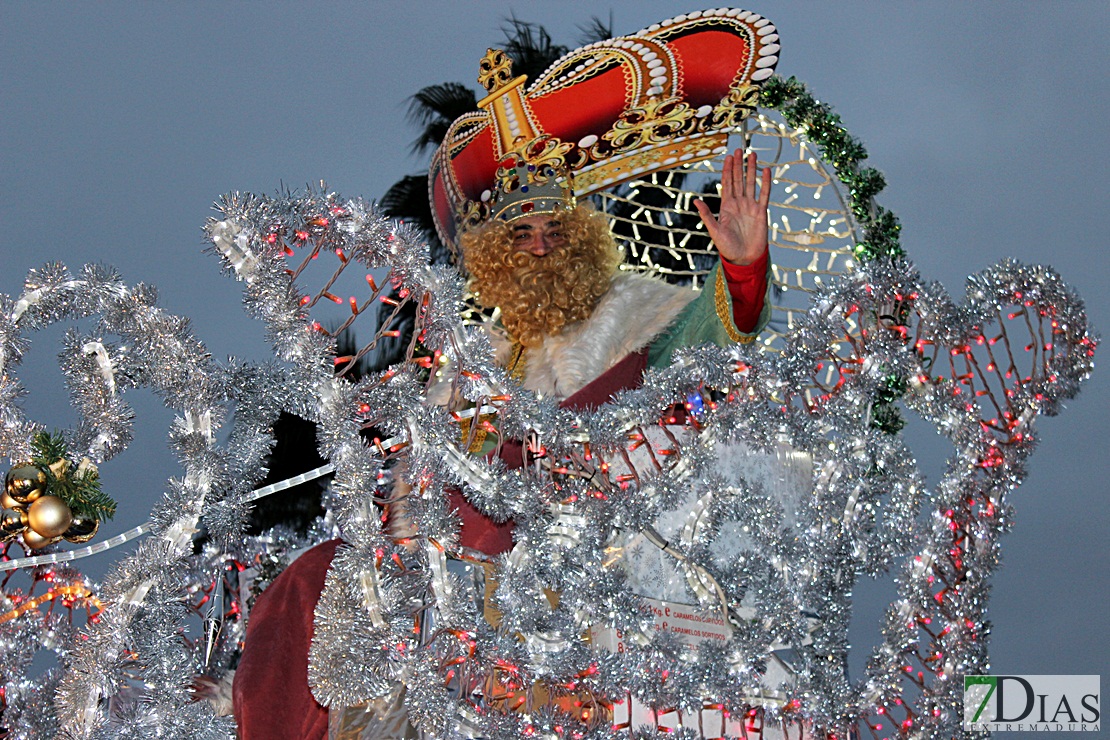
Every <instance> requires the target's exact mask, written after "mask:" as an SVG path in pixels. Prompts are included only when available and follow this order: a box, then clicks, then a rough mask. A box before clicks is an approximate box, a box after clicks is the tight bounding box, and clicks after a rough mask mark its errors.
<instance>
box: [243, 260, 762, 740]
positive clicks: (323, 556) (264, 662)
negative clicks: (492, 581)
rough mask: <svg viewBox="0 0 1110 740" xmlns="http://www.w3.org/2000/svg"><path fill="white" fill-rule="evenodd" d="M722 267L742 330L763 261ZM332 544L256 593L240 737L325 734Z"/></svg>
mask: <svg viewBox="0 0 1110 740" xmlns="http://www.w3.org/2000/svg"><path fill="white" fill-rule="evenodd" d="M722 266H723V269H724V273H725V278H726V280H727V281H728V287H729V292H730V293H731V295H732V298H733V314H734V321H735V323H736V326H737V327H739V328H741V330H745V331H746V330H750V329H751V328H752V327H754V326H755V323H756V321H757V319H758V317H759V314H760V312H761V311H762V309H763V300H762V299H763V295H764V294H765V292H766V290H767V283H766V278H765V275H766V266H767V262H766V258H764V259H762V260H757V261H756V262H755V263H753V264H752V265H747V266H740V265H730V264H729V263H726V262H722ZM647 356H648V350H647V349H646V348H645V349H644V350H641V351H640V352H633V353H632V354H630V355H628V356H626V357H625V358H624V359H623V360H621V361H620V362H618V363H617V364H616V365H613V366H612V367H611V368H609V369H608V370H606V371H605V372H604V373H602V374H601V375H599V376H598V377H597V378H595V379H594V380H593V381H592V382H590V383H588V384H587V385H586V386H584V387H583V388H581V389H580V390H578V392H576V393H574V394H573V395H571V396H569V397H568V398H566V399H564V400H563V402H562V403H560V404H559V405H560V406H562V407H564V408H570V409H581V410H593V409H596V408H597V407H598V406H600V405H601V404H603V403H607V402H608V401H609V400H610V399H611V398H612V397H613V395H614V394H616V393H618V392H619V391H622V390H631V389H635V388H639V387H640V385H641V384H642V383H643V379H644V372H645V371H646V370H647ZM501 458H502V459H503V460H504V461H505V463H506V465H507V466H509V467H510V468H516V467H520V466H521V464H522V460H523V450H522V449H521V445H520V443H519V442H508V443H506V444H505V445H503V447H502V450H501ZM451 503H452V504H453V505H454V506H455V507H456V509H457V510H458V512H459V515H460V517H461V518H462V530H461V532H460V536H459V544H461V545H462V546H463V547H468V548H471V549H473V550H479V551H481V552H484V553H487V554H489V555H498V554H501V553H503V552H507V551H508V550H510V549H511V548H512V546H513V523H512V522H511V521H509V522H504V523H501V524H497V523H495V522H493V521H491V520H490V519H488V518H487V517H485V516H484V515H483V514H482V513H481V512H479V511H478V510H477V509H475V508H474V507H473V506H471V504H470V502H469V501H467V500H466V498H465V497H464V496H463V495H462V494H461V493H459V492H458V491H452V492H451ZM340 544H341V543H340V541H339V540H331V541H329V542H325V543H323V544H321V545H317V546H316V547H314V548H312V549H311V550H309V551H308V552H306V553H305V554H304V555H301V556H300V557H299V558H297V559H296V560H295V561H293V563H292V564H291V565H290V566H289V567H288V568H286V569H285V571H284V572H283V573H282V574H281V575H279V576H278V577H277V578H276V579H275V580H274V582H273V584H271V585H270V587H269V588H267V589H266V590H265V591H263V592H262V594H260V595H259V597H258V599H257V601H256V602H255V605H254V608H253V609H252V610H251V612H250V620H249V622H248V623H247V635H246V640H245V643H244V646H243V657H242V659H241V660H240V661H239V667H238V669H237V670H236V672H235V681H234V684H233V686H232V698H233V701H234V706H235V718H236V720H237V721H238V723H239V737H240V738H242V739H243V740H271V739H276V738H305V739H306V740H324V738H326V737H327V734H328V710H327V709H326V708H324V707H322V706H320V705H319V704H317V703H316V699H315V698H314V697H313V696H312V692H311V691H310V690H309V688H308V650H309V646H310V645H311V643H312V635H313V618H314V611H315V609H316V602H317V601H318V600H319V598H320V593H321V592H322V591H323V590H324V577H325V576H326V575H327V572H328V566H330V565H331V560H332V558H333V557H334V556H335V549H336V548H337V547H338V546H339V545H340Z"/></svg>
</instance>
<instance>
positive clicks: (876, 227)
mask: <svg viewBox="0 0 1110 740" xmlns="http://www.w3.org/2000/svg"><path fill="white" fill-rule="evenodd" d="M760 104H761V105H762V106H764V107H766V108H770V109H772V110H776V111H778V112H779V113H780V114H782V117H783V119H784V120H785V121H786V122H787V123H788V124H789V125H790V126H792V127H794V128H795V129H798V130H799V131H801V132H803V133H804V134H805V135H806V136H807V137H808V138H809V140H810V141H812V142H813V143H815V144H817V145H818V146H820V147H821V150H822V152H823V154H824V159H825V160H826V161H827V162H829V163H830V164H832V165H833V167H835V168H836V175H837V177H838V178H839V179H840V181H841V182H842V183H844V186H845V188H846V189H847V191H848V206H849V208H850V209H851V211H852V216H853V217H854V218H855V219H856V222H857V223H858V224H859V225H860V227H861V228H862V230H863V239H862V240H860V241H859V242H858V243H857V244H856V246H855V250H854V252H855V256H856V258H857V259H858V260H859V261H860V262H871V261H875V260H879V259H886V260H890V261H891V262H896V261H899V260H901V259H903V258H904V257H905V256H906V252H905V250H904V249H902V245H901V243H900V241H899V232H900V231H901V230H902V225H901V224H900V223H899V222H898V218H897V217H896V216H895V215H894V214H893V213H891V212H890V211H888V210H887V209H885V208H883V207H881V206H879V205H878V204H877V203H875V196H876V195H878V194H879V192H880V191H881V190H882V189H883V188H884V187H886V179H885V178H884V177H883V174H882V173H881V172H879V171H878V170H876V169H874V168H873V167H861V166H860V162H861V161H862V160H864V159H867V149H866V148H864V146H863V143H862V142H860V140H859V139H857V138H855V137H854V136H852V135H851V134H849V133H848V131H847V130H846V129H845V128H844V126H843V125H842V124H841V122H840V116H838V115H836V114H835V113H833V112H832V109H831V108H830V107H829V106H828V105H826V104H824V103H822V102H821V101H819V100H817V99H816V98H814V97H813V96H812V95H811V94H810V93H809V91H808V90H807V89H806V86H805V85H804V84H802V83H801V82H799V81H798V80H797V79H795V78H794V77H790V78H789V79H783V78H781V77H778V76H777V75H776V76H772V77H771V78H769V79H768V80H767V81H766V82H765V83H764V84H763V88H762V90H761V92H760ZM905 314H907V315H908V311H907V312H905ZM905 318H906V317H905V316H900V317H899V323H901V324H902V325H904V323H902V322H904V320H905ZM905 391H906V379H905V378H904V377H901V376H898V375H896V374H891V375H890V376H889V377H887V378H885V379H884V382H883V385H882V387H881V388H880V389H879V390H878V392H877V393H876V394H875V398H874V399H873V403H872V407H871V425H872V426H873V427H875V428H876V429H880V430H882V431H883V432H886V433H887V434H896V433H897V432H898V431H900V430H901V429H902V428H903V427H904V426H905V424H906V422H905V419H904V418H903V417H902V413H901V411H900V410H899V408H898V407H897V406H895V402H897V401H898V400H899V399H900V398H901V397H902V395H903V394H904V393H905Z"/></svg>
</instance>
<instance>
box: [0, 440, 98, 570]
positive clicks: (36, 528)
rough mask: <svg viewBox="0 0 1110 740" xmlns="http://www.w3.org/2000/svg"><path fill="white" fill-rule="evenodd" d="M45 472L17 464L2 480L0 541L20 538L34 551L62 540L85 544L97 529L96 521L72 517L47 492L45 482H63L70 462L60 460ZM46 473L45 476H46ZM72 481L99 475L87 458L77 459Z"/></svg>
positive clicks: (63, 503)
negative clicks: (77, 462)
mask: <svg viewBox="0 0 1110 740" xmlns="http://www.w3.org/2000/svg"><path fill="white" fill-rule="evenodd" d="M47 468H48V470H44V469H43V468H42V467H39V466H37V465H35V464H34V463H30V462H23V463H19V464H18V465H15V466H13V467H12V469H11V470H9V471H8V474H7V475H6V476H5V477H4V492H3V494H0V504H3V512H2V513H0V541H2V542H4V543H8V542H12V541H13V540H15V539H17V538H19V537H22V539H23V544H24V545H26V546H27V548H28V549H30V550H38V549H41V548H43V547H46V546H47V545H53V544H54V543H56V542H60V541H61V540H63V539H65V540H67V541H69V542H76V543H82V542H88V541H89V540H91V539H92V538H93V537H94V536H95V535H96V531H97V529H98V528H99V527H100V521H99V520H98V519H87V518H81V517H75V516H74V515H73V512H72V511H71V510H70V508H69V505H68V504H66V502H65V501H63V500H62V499H61V498H60V497H58V496H55V495H53V494H52V493H51V492H50V486H49V485H48V481H49V480H56V481H64V480H66V479H67V478H68V477H69V476H70V462H69V460H67V459H65V458H60V459H58V460H57V461H55V462H54V463H52V464H50V465H49V466H47ZM48 473H49V474H48ZM72 475H73V477H75V478H82V477H88V476H99V473H98V472H97V469H96V466H95V465H93V464H92V462H90V461H89V459H88V458H84V459H82V460H81V462H80V464H79V465H78V466H77V469H76V471H74V473H73V474H72Z"/></svg>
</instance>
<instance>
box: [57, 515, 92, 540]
mask: <svg viewBox="0 0 1110 740" xmlns="http://www.w3.org/2000/svg"><path fill="white" fill-rule="evenodd" d="M98 529H100V520H99V519H81V518H77V519H74V520H73V524H70V525H69V529H67V530H66V533H65V534H64V535H63V536H64V537H65V538H66V541H67V542H73V543H76V544H78V545H81V544H84V543H86V542H88V541H89V540H91V539H92V538H93V537H96V530H98Z"/></svg>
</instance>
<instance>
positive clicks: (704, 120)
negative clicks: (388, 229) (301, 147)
mask: <svg viewBox="0 0 1110 740" xmlns="http://www.w3.org/2000/svg"><path fill="white" fill-rule="evenodd" d="M778 51H779V43H778V33H777V32H776V30H775V27H774V26H773V25H772V24H771V23H770V21H768V20H767V19H766V18H763V17H761V16H759V15H756V14H755V13H751V12H748V11H745V10H735V9H729V8H719V9H716V10H705V11H699V12H693V13H688V14H686V15H679V16H676V17H675V18H671V19H669V20H665V21H663V22H662V23H656V24H653V25H651V26H649V27H647V28H645V29H644V30H642V31H639V32H638V33H635V34H633V35H631V36H622V37H620V38H614V39H608V40H606V41H601V42H598V43H594V44H590V45H588V46H584V47H582V48H580V49H576V50H575V51H573V52H571V53H569V54H567V55H566V56H564V57H562V58H561V59H559V60H558V61H556V62H555V63H554V64H552V65H551V66H550V67H548V68H547V70H546V71H545V72H544V73H543V74H541V75H540V78H539V79H538V80H536V81H535V82H534V83H532V84H531V85H527V86H526V83H527V77H526V76H524V75H521V76H518V77H514V76H513V74H512V60H510V59H509V58H508V56H507V55H506V54H505V53H504V52H503V51H497V50H494V49H491V50H489V51H488V52H487V54H486V56H485V57H484V58H483V59H482V62H481V65H480V74H479V77H478V81H479V82H480V83H481V84H482V85H483V86H484V87H485V88H486V90H487V91H488V92H489V94H488V95H486V97H485V98H483V99H482V100H480V101H479V102H478V108H479V110H477V111H475V112H473V113H467V114H464V115H462V116H460V117H459V118H457V119H456V120H455V122H454V123H452V124H451V127H450V128H449V129H448V131H447V135H446V137H445V138H444V140H443V143H442V144H441V145H440V147H439V149H438V150H437V151H436V153H435V156H434V157H433V158H432V164H431V170H430V173H429V178H428V180H429V188H430V197H431V199H432V210H433V213H434V214H435V218H436V226H437V228H438V229H439V234H440V237H441V238H442V239H443V241H444V242H445V243H447V244H454V242H455V235H456V233H457V232H458V230H459V229H460V228H461V227H463V226H464V225H467V224H473V223H478V222H480V221H482V220H484V219H486V218H488V217H489V216H490V210H491V205H493V204H496V203H497V201H498V198H499V197H501V196H499V192H500V191H503V190H505V189H506V186H507V185H508V187H509V188H511V187H512V183H507V182H506V173H508V172H509V170H510V169H512V168H513V167H516V169H517V175H516V176H517V177H518V178H519V173H522V172H526V171H542V172H557V173H561V174H560V176H559V177H558V179H559V181H560V183H561V184H562V185H563V187H564V188H566V189H568V190H572V191H573V193H572V194H573V195H577V196H585V195H589V194H590V193H595V192H597V191H599V190H604V189H608V188H612V187H615V186H617V185H620V184H621V183H623V182H626V181H628V180H630V179H632V178H635V177H638V176H640V175H643V174H647V173H650V172H654V171H657V170H661V169H668V168H671V167H675V166H679V165H682V164H686V163H690V162H697V161H701V160H705V159H711V158H713V157H716V156H718V155H720V154H721V153H722V152H723V151H724V150H725V147H726V146H727V143H728V135H729V133H730V132H732V131H734V130H736V129H737V128H738V127H739V126H740V125H741V123H742V121H743V120H744V118H746V117H747V116H748V114H749V113H751V112H752V110H754V108H755V106H756V103H757V101H758V98H759V85H760V84H761V82H762V81H763V80H765V79H767V78H768V77H770V76H771V74H772V73H773V71H774V67H775V64H776V63H777V61H778ZM506 163H508V165H509V166H508V167H507V166H506ZM529 167H531V168H534V169H533V170H528V168H529ZM568 195H569V194H568ZM514 199H515V200H514V202H517V203H519V202H521V200H522V197H521V194H520V193H519V192H517V193H516V195H515V196H514ZM524 200H526V199H524Z"/></svg>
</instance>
